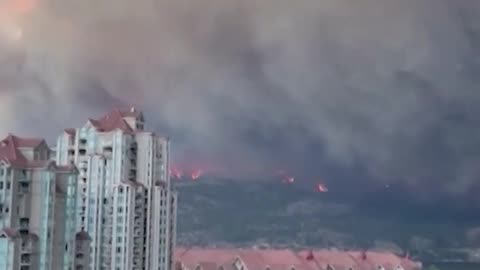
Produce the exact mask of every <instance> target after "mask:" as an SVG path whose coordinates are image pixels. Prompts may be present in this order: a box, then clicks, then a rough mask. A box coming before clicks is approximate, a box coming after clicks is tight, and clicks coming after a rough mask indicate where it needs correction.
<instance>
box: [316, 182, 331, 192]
mask: <svg viewBox="0 0 480 270" xmlns="http://www.w3.org/2000/svg"><path fill="white" fill-rule="evenodd" d="M315 189H316V191H317V192H320V193H325V192H328V188H327V186H325V185H324V184H320V183H319V184H317V186H316V188H315Z"/></svg>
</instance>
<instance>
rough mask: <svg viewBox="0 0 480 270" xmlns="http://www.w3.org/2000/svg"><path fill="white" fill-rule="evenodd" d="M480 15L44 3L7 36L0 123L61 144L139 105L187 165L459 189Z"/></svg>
mask: <svg viewBox="0 0 480 270" xmlns="http://www.w3.org/2000/svg"><path fill="white" fill-rule="evenodd" d="M479 15H480V3H479V2H478V1H474V0H471V1H468V0H455V1H454V0H451V1H448V0H359V1H352V0H315V1H314V0H300V1H287V0H264V1H254V0H244V1H239V0H237V1H235V0H204V1H193V0H175V1H173V0H172V1H167V0H157V1H154V0H136V1H127V0H115V1H113V0H106V1H101V2H98V1H86V0H84V1H70V0H68V1H67V0H61V1H59V0H57V1H54V0H50V1H47V0H43V2H40V3H39V6H38V8H37V9H36V10H34V12H33V13H32V14H30V15H29V16H28V17H26V18H23V21H22V23H23V25H24V32H25V36H24V40H23V41H21V42H16V43H14V44H11V42H7V41H5V42H2V48H4V49H2V51H1V53H0V60H1V61H2V62H1V63H2V64H1V71H0V76H1V82H0V83H1V91H0V96H1V98H0V104H1V107H0V110H1V112H2V113H1V116H0V120H1V121H2V125H1V127H0V131H1V132H2V133H6V132H7V131H12V130H13V131H18V132H21V133H23V134H33V133H42V134H45V135H46V136H51V137H53V136H55V135H56V134H57V133H58V132H59V131H60V130H61V128H62V127H65V126H72V125H74V126H78V125H80V124H81V123H82V121H84V120H85V119H86V117H92V116H96V115H98V114H99V113H102V112H104V111H105V110H107V109H110V108H112V107H114V106H119V105H121V106H126V105H130V104H133V105H137V106H141V107H143V108H144V109H145V111H146V113H147V117H148V120H149V121H150V124H151V125H152V126H154V127H156V128H160V127H161V128H165V129H166V130H167V131H169V132H170V133H171V134H172V135H173V137H174V139H175V141H176V142H177V143H176V145H175V147H176V156H177V159H179V160H183V161H187V160H188V161H191V160H201V161H202V162H207V161H208V162H210V163H215V162H216V163H219V164H221V166H220V167H225V168H229V169H233V168H235V169H238V170H239V171H247V168H248V169H250V171H253V172H258V171H261V170H272V169H274V168H276V167H278V166H288V167H290V168H293V169H295V168H296V169H298V170H301V171H303V172H304V173H305V174H306V175H315V174H318V173H321V172H317V171H315V167H316V168H321V166H322V165H320V164H322V163H323V162H326V163H329V164H330V163H331V164H335V166H340V167H341V168H344V169H348V168H353V167H355V168H362V170H363V171H365V172H366V174H367V175H368V176H369V177H370V178H373V179H378V180H385V181H401V182H402V183H406V184H409V185H415V186H418V187H429V188H430V187H434V189H435V190H439V191H449V192H453V193H460V194H461V193H463V192H465V191H466V190H469V189H470V188H472V187H474V186H475V185H476V183H477V177H478V175H479V169H478V168H480V167H479V166H478V162H479V161H480V153H479V151H480V150H478V149H480V148H479V146H480V142H479V140H480V129H479V128H478V121H477V119H478V117H477V115H479V111H480V107H479V106H478V105H480V93H479V92H478V89H479V84H480V78H479V76H478V75H479V74H480V73H479V71H480V58H479V56H478V55H480V54H479V52H480V19H479V18H480V16H479ZM3 43H5V44H3ZM312 160H315V161H318V164H317V165H315V163H316V162H312ZM304 164H311V165H309V166H306V165H304ZM312 164H313V165H312ZM427 190H428V189H427Z"/></svg>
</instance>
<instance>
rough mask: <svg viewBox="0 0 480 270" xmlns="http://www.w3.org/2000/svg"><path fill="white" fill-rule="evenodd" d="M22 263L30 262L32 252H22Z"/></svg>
mask: <svg viewBox="0 0 480 270" xmlns="http://www.w3.org/2000/svg"><path fill="white" fill-rule="evenodd" d="M20 264H22V265H26V264H30V254H22V255H21V256H20Z"/></svg>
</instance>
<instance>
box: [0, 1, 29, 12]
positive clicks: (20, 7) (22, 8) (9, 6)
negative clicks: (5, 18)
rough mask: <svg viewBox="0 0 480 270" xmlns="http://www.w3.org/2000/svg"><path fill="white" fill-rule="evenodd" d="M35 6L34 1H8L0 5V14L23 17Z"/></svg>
mask: <svg viewBox="0 0 480 270" xmlns="http://www.w3.org/2000/svg"><path fill="white" fill-rule="evenodd" d="M36 6H37V1H36V0H9V1H6V2H4V3H3V4H1V5H0V13H4V14H8V15H11V16H12V15H13V16H15V15H24V14H27V13H29V12H31V11H32V10H33V9H34V8H35V7H36Z"/></svg>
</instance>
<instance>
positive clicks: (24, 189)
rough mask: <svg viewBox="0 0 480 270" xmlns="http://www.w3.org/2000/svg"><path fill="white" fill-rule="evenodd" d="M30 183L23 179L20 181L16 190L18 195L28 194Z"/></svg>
mask: <svg viewBox="0 0 480 270" xmlns="http://www.w3.org/2000/svg"><path fill="white" fill-rule="evenodd" d="M29 186H30V183H29V182H28V180H27V179H26V178H25V179H20V181H19V185H18V189H19V192H20V193H28V190H29Z"/></svg>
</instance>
